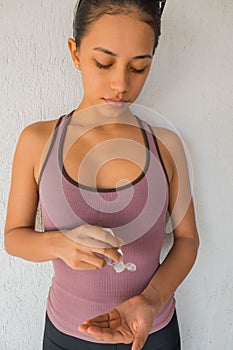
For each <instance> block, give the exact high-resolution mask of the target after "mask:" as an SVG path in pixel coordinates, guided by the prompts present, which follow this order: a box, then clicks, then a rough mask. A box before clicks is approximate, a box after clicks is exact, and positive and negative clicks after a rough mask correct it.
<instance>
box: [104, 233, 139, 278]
mask: <svg viewBox="0 0 233 350" xmlns="http://www.w3.org/2000/svg"><path fill="white" fill-rule="evenodd" d="M103 230H105V231H107V232H109V233H110V234H111V235H112V236H115V235H114V233H113V231H112V230H111V229H110V228H103ZM117 251H118V252H119V253H120V254H121V255H122V256H123V252H122V250H121V249H120V248H119V249H118V250H117ZM103 258H104V259H105V261H106V262H107V264H108V265H110V266H113V268H114V270H115V271H116V272H117V273H119V272H123V271H124V270H125V269H127V270H128V271H131V272H134V271H136V269H137V267H136V265H135V264H133V263H127V264H124V262H123V261H120V262H119V263H117V262H115V261H114V260H112V259H110V258H108V257H107V256H105V255H103Z"/></svg>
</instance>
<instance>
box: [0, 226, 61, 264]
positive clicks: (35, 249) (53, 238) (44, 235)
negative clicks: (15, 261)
mask: <svg viewBox="0 0 233 350" xmlns="http://www.w3.org/2000/svg"><path fill="white" fill-rule="evenodd" d="M60 236H61V233H60V232H59V231H50V232H36V231H35V230H33V229H31V228H17V229H14V230H11V231H10V232H9V233H8V234H7V235H6V238H5V249H6V251H7V253H8V254H10V255H13V256H16V257H20V258H22V259H25V260H29V261H32V262H44V261H49V260H53V259H56V258H57V257H58V256H57V249H56V247H57V246H58V241H59V239H60Z"/></svg>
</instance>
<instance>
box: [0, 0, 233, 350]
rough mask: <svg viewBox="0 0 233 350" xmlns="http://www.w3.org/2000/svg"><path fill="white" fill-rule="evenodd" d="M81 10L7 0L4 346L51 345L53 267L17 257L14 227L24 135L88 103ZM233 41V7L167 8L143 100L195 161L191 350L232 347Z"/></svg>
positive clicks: (0, 139) (182, 294)
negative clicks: (80, 68)
mask: <svg viewBox="0 0 233 350" xmlns="http://www.w3.org/2000/svg"><path fill="white" fill-rule="evenodd" d="M74 5H75V1H73V0H66V1H60V0H59V1H57V0H46V1H44V0H37V1H30V0H20V1H16V0H1V1H0V46H1V54H0V79H1V89H0V101H1V103H0V118H1V127H0V152H1V153H0V159H1V171H0V212H1V215H0V227H1V236H0V266H1V278H0V350H39V349H41V341H42V334H43V326H44V318H45V304H46V297H47V293H48V289H49V286H50V281H51V278H52V275H53V271H52V264H51V262H47V263H31V262H28V261H24V260H22V259H19V258H15V257H12V256H9V255H8V254H7V253H6V252H5V250H4V244H3V228H4V222H5V214H6V208H7V200H8V193H9V187H10V178H11V164H12V159H13V154H14V150H15V146H16V143H17V140H18V137H19V134H20V132H21V131H22V130H23V128H24V127H25V126H26V125H28V124H31V123H33V122H34V121H37V120H48V119H55V118H58V117H59V116H60V115H62V114H65V113H67V112H69V111H71V110H72V109H73V108H76V107H77V105H78V103H79V101H80V99H81V96H82V85H81V80H80V76H79V74H78V72H77V70H76V69H75V68H74V66H73V63H72V61H71V58H70V55H69V52H68V46H67V39H68V37H70V36H72V19H73V9H74ZM232 34H233V2H232V1H229V0H205V1H201V0H195V1H186V0H176V1H168V4H167V5H166V8H165V11H164V15H163V25H162V37H161V39H160V44H159V47H158V49H157V52H156V56H155V58H154V62H153V67H152V70H151V75H150V77H149V78H148V81H147V83H146V85H145V87H144V89H143V93H142V95H141V96H140V97H139V99H138V103H139V104H140V105H143V106H147V107H149V108H150V109H151V110H156V111H158V112H159V113H160V114H161V115H162V116H164V117H165V118H166V119H167V120H168V121H169V122H170V123H171V124H172V125H173V126H174V127H175V128H176V129H177V131H178V132H179V133H180V134H181V135H182V138H183V140H184V142H185V144H186V147H187V150H188V153H189V155H190V158H191V165H192V170H193V190H194V200H195V207H196V215H197V223H198V229H199V233H200V238H201V246H200V250H199V256H198V260H197V263H196V264H195V267H194V268H193V270H192V272H191V273H190V275H189V276H188V278H187V279H186V280H185V281H184V282H183V284H182V285H181V286H180V287H179V289H178V290H177V293H176V299H177V310H178V311H177V312H178V318H179V322H180V329H181V334H182V343H183V350H222V349H223V350H231V349H232V348H233V306H232V305H233V303H232V301H233V275H232V246H233V217H232V197H233V162H232V149H233V118H232V117H233V116H232V111H233V103H232V101H233V99H232V75H233V70H232V57H233V46H232ZM25 156H26V155H25ZM22 181H23V179H22ZM168 240H169V239H168Z"/></svg>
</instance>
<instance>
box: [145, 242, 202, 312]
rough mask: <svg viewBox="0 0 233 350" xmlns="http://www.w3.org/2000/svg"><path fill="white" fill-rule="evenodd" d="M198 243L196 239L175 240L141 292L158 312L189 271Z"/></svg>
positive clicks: (194, 258)
mask: <svg viewBox="0 0 233 350" xmlns="http://www.w3.org/2000/svg"><path fill="white" fill-rule="evenodd" d="M198 245H199V242H198V240H197V239H196V238H176V239H175V242H174V244H173V247H172V248H171V250H170V252H169V253H168V255H167V257H166V259H165V260H164V261H163V263H162V264H161V265H160V267H159V268H158V270H157V271H156V273H155V274H154V276H153V277H152V279H151V281H150V283H149V284H148V285H147V287H146V288H145V289H144V291H143V292H142V295H144V296H145V297H146V298H147V299H148V300H149V302H150V303H151V304H152V305H155V307H156V311H158V304H159V306H160V308H161V307H162V306H163V305H164V304H165V302H166V301H167V300H168V298H169V297H170V296H171V295H172V294H173V293H174V292H175V290H176V289H177V287H178V286H179V285H180V284H181V282H182V281H183V280H184V279H185V277H186V276H187V274H188V273H189V271H190V270H191V268H192V266H193V264H194V262H195V260H196V256H197V251H198Z"/></svg>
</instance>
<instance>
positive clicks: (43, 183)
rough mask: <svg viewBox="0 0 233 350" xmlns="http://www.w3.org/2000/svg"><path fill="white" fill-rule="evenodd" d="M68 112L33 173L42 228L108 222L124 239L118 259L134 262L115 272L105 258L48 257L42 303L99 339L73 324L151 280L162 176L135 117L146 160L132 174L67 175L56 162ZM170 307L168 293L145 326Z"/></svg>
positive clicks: (151, 138)
mask: <svg viewBox="0 0 233 350" xmlns="http://www.w3.org/2000/svg"><path fill="white" fill-rule="evenodd" d="M73 112H74V111H72V112H71V113H69V114H67V115H63V116H61V117H60V118H59V120H58V122H57V125H56V127H55V130H54V134H53V139H52V142H51V144H50V148H49V151H48V154H47V156H46V158H45V161H44V164H43V167H42V169H41V173H40V177H39V204H40V207H41V213H42V220H43V224H44V229H45V231H53V230H62V229H71V228H74V227H77V226H80V225H83V224H85V223H88V224H90V225H99V226H102V227H108V228H112V230H113V231H114V233H115V234H116V235H117V236H119V237H121V238H122V239H123V240H124V242H125V244H124V245H123V247H122V251H123V254H124V255H123V257H124V262H125V263H127V262H132V263H134V264H135V265H136V267H137V269H136V271H134V272H132V271H128V270H127V269H126V270H124V271H123V272H121V273H117V272H115V271H114V269H113V267H112V266H109V265H106V266H105V267H104V268H101V269H98V270H87V271H84V270H73V269H72V268H70V267H69V266H68V265H66V263H65V262H64V261H63V260H62V259H55V260H53V261H52V262H53V267H54V277H53V279H52V284H51V287H50V290H49V295H48V299H47V306H46V309H47V313H48V316H49V318H50V320H51V321H52V323H53V324H54V326H55V327H56V328H57V329H59V330H60V331H61V332H63V333H66V334H68V335H71V336H74V337H77V338H80V339H83V340H87V341H90V342H99V343H106V342H105V341H97V340H96V339H94V338H92V337H91V336H88V335H86V334H84V333H82V332H80V331H79V330H78V326H79V325H80V324H82V323H84V322H85V321H86V320H87V319H90V318H93V317H95V316H98V315H100V314H103V313H106V312H108V311H110V310H111V309H112V308H114V307H115V306H117V305H118V304H121V303H123V302H124V301H125V300H127V299H129V298H131V297H133V296H135V295H139V294H140V293H141V292H142V291H143V290H144V289H145V287H146V286H147V285H148V283H149V282H150V280H151V278H152V277H153V275H154V273H155V272H156V270H157V268H158V267H159V263H160V252H161V248H162V244H163V239H164V235H165V226H166V212H167V207H168V179H167V175H166V172H165V168H164V165H163V162H162V159H161V156H160V153H159V149H158V144H157V140H156V138H155V135H154V134H153V130H152V128H151V126H150V125H149V124H148V123H147V122H145V121H143V120H141V119H140V118H138V117H136V119H137V122H138V127H139V128H140V130H141V132H142V135H143V138H144V143H145V151H146V164H145V168H144V169H143V171H142V173H141V174H140V176H139V177H138V178H136V179H135V180H134V181H133V182H131V183H128V184H126V185H124V186H121V187H117V188H109V189H100V188H99V189H98V188H92V187H88V186H85V185H82V184H80V183H78V182H76V181H74V180H73V179H71V178H70V176H69V175H68V173H67V172H66V170H65V168H64V166H63V144H64V140H65V136H66V130H67V127H68V124H69V121H70V119H71V116H72V114H73ZM174 310H175V299H174V296H172V297H171V298H170V299H169V300H168V301H167V302H166V304H165V305H164V307H163V308H162V309H161V311H160V312H159V313H158V314H157V315H156V317H155V318H154V321H153V325H152V329H151V331H150V334H151V333H153V332H155V331H157V330H159V329H161V328H163V327H164V326H166V325H167V324H168V323H169V321H170V320H171V318H172V316H173V313H174Z"/></svg>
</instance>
